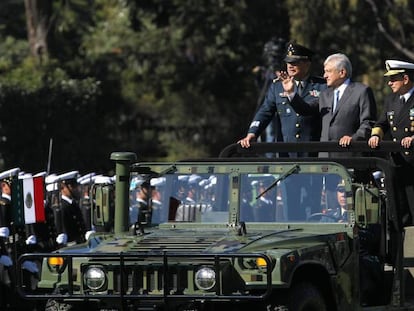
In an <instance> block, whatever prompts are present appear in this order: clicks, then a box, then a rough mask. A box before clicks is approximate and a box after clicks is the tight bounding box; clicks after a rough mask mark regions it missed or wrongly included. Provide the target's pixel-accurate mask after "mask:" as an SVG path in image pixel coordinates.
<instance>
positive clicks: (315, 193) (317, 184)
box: [129, 166, 353, 224]
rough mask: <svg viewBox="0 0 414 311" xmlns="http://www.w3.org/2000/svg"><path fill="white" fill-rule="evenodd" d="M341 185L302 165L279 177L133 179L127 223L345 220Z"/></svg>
mask: <svg viewBox="0 0 414 311" xmlns="http://www.w3.org/2000/svg"><path fill="white" fill-rule="evenodd" d="M301 169H302V171H301ZM342 183H343V180H342V177H341V176H340V175H339V174H336V173H320V172H318V173H312V172H305V171H304V170H303V168H300V167H298V166H291V167H288V169H287V170H286V171H285V173H280V174H276V173H272V174H259V173H257V174H248V173H239V174H235V173H234V172H226V173H214V174H208V173H200V174H178V173H171V174H165V175H164V176H161V177H155V178H149V177H148V176H145V175H135V176H134V177H133V178H132V179H131V184H130V185H131V187H130V210H129V221H130V223H131V224H133V223H136V222H138V223H141V224H149V223H152V224H158V223H164V222H181V223H184V222H198V223H228V222H230V220H233V219H235V218H236V217H237V219H238V220H239V221H244V222H259V223H260V222H340V221H343V222H347V221H348V210H349V208H351V207H352V206H353V198H352V193H349V191H348V192H347V191H345V188H344V185H343V184H342ZM234 215H236V216H234ZM233 216H234V218H232V217H233Z"/></svg>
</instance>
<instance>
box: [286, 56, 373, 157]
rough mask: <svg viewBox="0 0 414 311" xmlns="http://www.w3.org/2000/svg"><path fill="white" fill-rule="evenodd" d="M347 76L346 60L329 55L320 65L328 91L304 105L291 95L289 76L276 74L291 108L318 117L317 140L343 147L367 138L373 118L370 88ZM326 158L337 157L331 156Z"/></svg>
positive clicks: (291, 82) (292, 87)
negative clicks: (319, 135) (319, 122)
mask: <svg viewBox="0 0 414 311" xmlns="http://www.w3.org/2000/svg"><path fill="white" fill-rule="evenodd" d="M351 76H352V64H351V62H350V61H349V59H348V57H347V56H346V55H344V54H340V53H338V54H332V55H330V56H329V57H327V58H326V60H325V62H324V78H325V79H326V83H327V85H328V88H327V89H326V90H323V91H322V92H321V94H320V96H319V98H315V100H314V101H313V102H310V103H307V102H305V101H304V100H303V99H302V98H301V97H300V96H297V94H296V93H295V83H294V81H292V78H291V77H290V75H289V74H288V73H285V72H282V73H281V75H280V79H281V80H282V85H283V88H284V91H285V95H286V96H287V97H288V98H289V100H290V105H291V106H292V107H293V109H294V110H295V111H296V112H297V113H299V114H302V115H320V116H321V117H322V132H321V139H320V140H321V141H338V142H339V144H340V145H341V146H343V147H347V146H348V145H349V144H350V143H351V141H352V140H366V139H368V137H369V136H370V133H371V128H372V125H373V123H374V121H375V119H376V104H375V99H374V95H373V92H372V90H371V88H370V87H368V86H366V85H364V84H362V83H358V82H352V81H351ZM344 155H345V156H347V155H346V154H344ZM344 155H342V156H344ZM320 156H327V155H326V154H320ZM329 156H341V154H340V153H339V154H334V153H331V154H330V155H329Z"/></svg>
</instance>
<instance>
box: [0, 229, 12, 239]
mask: <svg viewBox="0 0 414 311" xmlns="http://www.w3.org/2000/svg"><path fill="white" fill-rule="evenodd" d="M9 235H10V230H9V228H7V227H1V228H0V237H2V238H8V237H9Z"/></svg>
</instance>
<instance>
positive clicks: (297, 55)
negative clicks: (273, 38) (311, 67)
mask: <svg viewBox="0 0 414 311" xmlns="http://www.w3.org/2000/svg"><path fill="white" fill-rule="evenodd" d="M313 54H314V53H313V52H312V51H311V50H310V49H308V48H307V47H304V46H303V45H300V44H296V43H289V44H288V46H287V50H286V56H285V59H284V61H285V62H286V63H292V62H297V61H300V60H308V61H311V60H312V56H313Z"/></svg>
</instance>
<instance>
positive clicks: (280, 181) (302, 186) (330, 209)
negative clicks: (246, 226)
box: [240, 173, 349, 222]
mask: <svg viewBox="0 0 414 311" xmlns="http://www.w3.org/2000/svg"><path fill="white" fill-rule="evenodd" d="M341 181H342V178H341V177H340V176H339V175H337V174H319V173H318V174H317V173H300V174H298V173H292V174H289V175H288V176H283V175H279V174H244V175H242V176H241V188H240V189H241V191H240V202H241V203H240V220H241V221H245V222H296V221H297V222H335V221H339V216H340V215H343V214H344V213H343V212H341V205H340V203H341V202H340V201H338V200H339V196H338V195H337V193H338V189H339V190H342V188H341V189H340V188H339V187H340V185H341ZM347 195H349V194H348V193H344V195H343V196H342V198H343V197H345V203H346V196H347ZM324 215H326V216H324Z"/></svg>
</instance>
